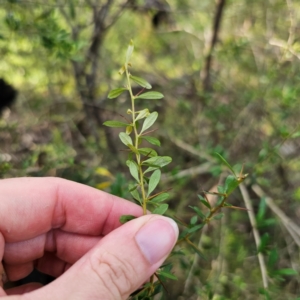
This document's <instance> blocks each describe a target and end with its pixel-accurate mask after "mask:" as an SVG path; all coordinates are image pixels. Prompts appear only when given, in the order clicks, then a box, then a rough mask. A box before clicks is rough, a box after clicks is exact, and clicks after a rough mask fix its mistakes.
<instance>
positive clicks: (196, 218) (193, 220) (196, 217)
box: [190, 216, 198, 225]
mask: <svg viewBox="0 0 300 300" xmlns="http://www.w3.org/2000/svg"><path fill="white" fill-rule="evenodd" d="M197 221H198V216H193V217H192V218H191V220H190V224H191V225H195V224H196V223H197Z"/></svg>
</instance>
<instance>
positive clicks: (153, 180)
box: [147, 170, 161, 197]
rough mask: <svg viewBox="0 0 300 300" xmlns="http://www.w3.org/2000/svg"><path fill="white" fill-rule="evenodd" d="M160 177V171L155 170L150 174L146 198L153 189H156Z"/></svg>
mask: <svg viewBox="0 0 300 300" xmlns="http://www.w3.org/2000/svg"><path fill="white" fill-rule="evenodd" d="M160 177H161V171H160V170H156V171H154V172H153V173H152V175H151V176H150V179H149V184H148V193H147V197H148V196H149V195H150V194H151V193H152V192H153V191H154V190H155V188H156V187H157V185H158V183H159V181H160Z"/></svg>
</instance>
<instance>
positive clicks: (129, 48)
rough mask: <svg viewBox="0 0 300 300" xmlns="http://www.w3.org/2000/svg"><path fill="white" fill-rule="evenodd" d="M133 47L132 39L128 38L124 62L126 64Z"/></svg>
mask: <svg viewBox="0 0 300 300" xmlns="http://www.w3.org/2000/svg"><path fill="white" fill-rule="evenodd" d="M133 49H134V45H133V40H130V43H129V45H128V48H127V52H126V64H128V63H129V61H130V58H131V55H132V52H133Z"/></svg>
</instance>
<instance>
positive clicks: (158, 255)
mask: <svg viewBox="0 0 300 300" xmlns="http://www.w3.org/2000/svg"><path fill="white" fill-rule="evenodd" d="M177 237H178V227H177V224H176V223H175V222H174V221H173V220H172V219H169V218H166V217H162V216H158V215H147V216H143V217H140V218H138V219H135V220H132V221H130V222H128V223H126V224H125V225H123V226H121V227H119V228H117V229H116V230H114V231H112V232H111V233H110V234H108V235H107V236H105V237H104V238H103V239H102V240H101V241H100V242H99V243H98V244H97V245H96V246H95V247H94V248H93V249H92V250H91V251H89V252H88V253H87V254H86V255H85V256H83V257H82V258H81V259H80V260H79V261H78V262H76V263H75V264H74V265H73V266H72V267H71V268H70V269H69V270H68V271H67V272H65V273H64V274H63V275H62V276H61V277H59V278H58V279H57V280H55V281H54V282H53V283H51V284H49V285H47V286H45V287H44V288H42V289H40V290H37V291H35V292H33V293H32V296H33V295H34V294H35V293H36V296H38V297H39V298H38V299H48V298H49V297H50V298H49V299H81V300H82V299H102V300H106V299H107V300H109V299H113V300H115V299H126V298H128V296H129V295H130V294H131V293H132V292H134V291H135V290H136V289H138V288H139V287H140V286H141V285H142V284H143V283H144V282H146V281H147V280H148V279H149V277H150V276H151V275H152V274H153V273H154V272H155V271H156V270H157V269H158V268H159V267H160V265H161V264H162V263H163V261H164V260H165V259H166V258H167V256H168V254H169V253H170V252H171V250H172V248H173V247H174V245H175V243H176V241H177ZM38 293H39V295H37V294H38ZM40 293H43V295H41V294H40Z"/></svg>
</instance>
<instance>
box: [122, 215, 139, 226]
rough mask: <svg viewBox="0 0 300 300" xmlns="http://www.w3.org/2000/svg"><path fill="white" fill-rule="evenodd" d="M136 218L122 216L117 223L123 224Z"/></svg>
mask: <svg viewBox="0 0 300 300" xmlns="http://www.w3.org/2000/svg"><path fill="white" fill-rule="evenodd" d="M136 218H137V217H135V216H132V215H123V216H121V217H120V219H119V221H120V223H121V224H125V223H127V222H129V221H131V220H133V219H136Z"/></svg>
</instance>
